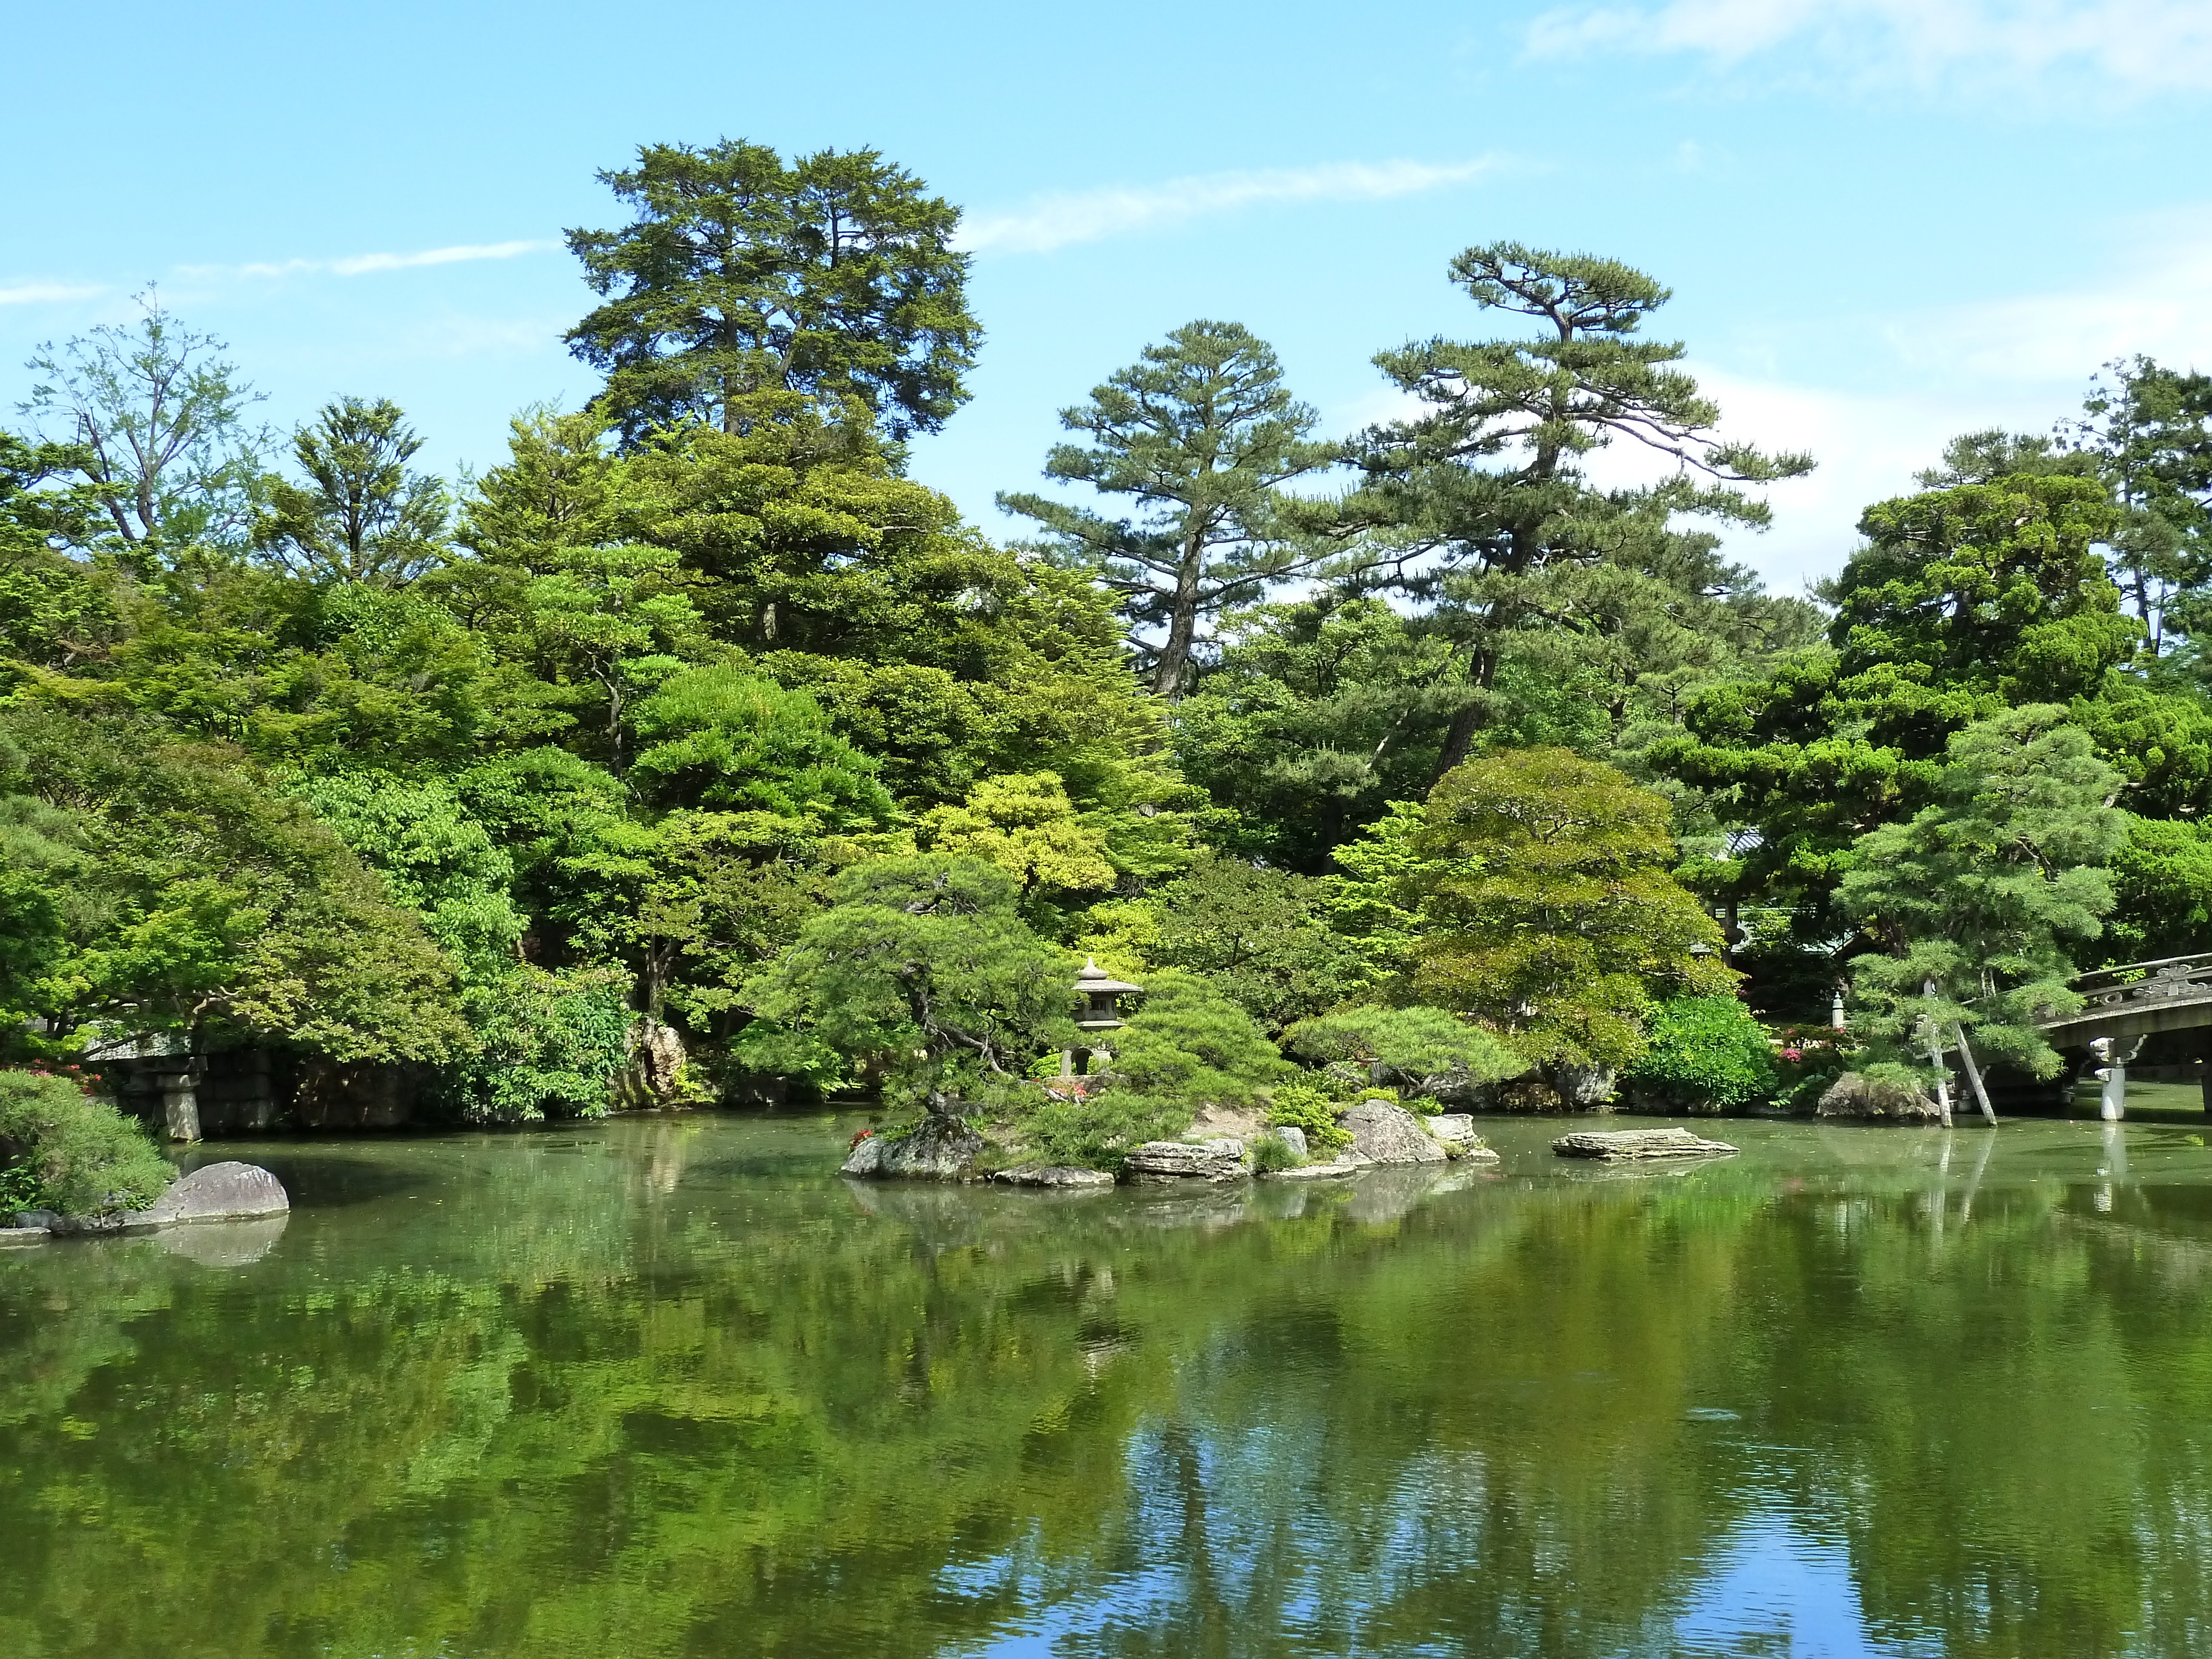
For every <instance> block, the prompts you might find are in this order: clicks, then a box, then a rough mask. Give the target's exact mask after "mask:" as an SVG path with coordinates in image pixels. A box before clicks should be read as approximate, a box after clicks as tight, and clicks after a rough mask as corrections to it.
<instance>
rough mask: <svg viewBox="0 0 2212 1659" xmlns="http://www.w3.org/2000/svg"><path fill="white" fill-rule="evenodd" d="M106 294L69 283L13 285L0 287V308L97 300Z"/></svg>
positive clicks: (99, 289) (101, 289)
mask: <svg viewBox="0 0 2212 1659" xmlns="http://www.w3.org/2000/svg"><path fill="white" fill-rule="evenodd" d="M106 292H107V290H106V289H104V288H86V287H82V286H81V285H76V284H72V283H12V284H9V285H6V286H0V306H48V305H58V304H60V303H62V302H64V301H70V300H93V299H97V298H99V297H100V295H103V294H105V293H106Z"/></svg>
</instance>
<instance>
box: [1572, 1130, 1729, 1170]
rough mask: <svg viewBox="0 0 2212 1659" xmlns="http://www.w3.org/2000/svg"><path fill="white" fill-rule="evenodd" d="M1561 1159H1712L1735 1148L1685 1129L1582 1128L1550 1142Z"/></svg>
mask: <svg viewBox="0 0 2212 1659" xmlns="http://www.w3.org/2000/svg"><path fill="white" fill-rule="evenodd" d="M1552 1150H1553V1152H1557V1153H1558V1154H1559V1156H1560V1157H1561V1158H1601V1159H1602V1160H1603V1161H1604V1162H1606V1163H1607V1164H1626V1163H1629V1162H1632V1161H1633V1160H1636V1159H1639V1158H1713V1157H1719V1156H1725V1155H1726V1154H1729V1153H1731V1152H1735V1147H1733V1146H1729V1144H1728V1142H1726V1141H1725V1140H1705V1139H1701V1138H1700V1137H1699V1136H1697V1135H1693V1134H1692V1133H1690V1132H1689V1131H1688V1130H1687V1129H1585V1130H1583V1131H1581V1132H1580V1133H1576V1134H1571V1135H1561V1136H1560V1137H1559V1139H1557V1140H1555V1141H1553V1143H1552Z"/></svg>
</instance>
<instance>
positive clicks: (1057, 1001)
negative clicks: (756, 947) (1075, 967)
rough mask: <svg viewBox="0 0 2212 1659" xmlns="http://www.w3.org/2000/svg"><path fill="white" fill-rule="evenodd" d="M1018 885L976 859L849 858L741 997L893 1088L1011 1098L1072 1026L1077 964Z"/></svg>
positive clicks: (950, 1097) (920, 1094) (919, 1096)
mask: <svg viewBox="0 0 2212 1659" xmlns="http://www.w3.org/2000/svg"><path fill="white" fill-rule="evenodd" d="M1018 895H1019V890H1018V888H1017V887H1016V886H1015V884H1014V882H1013V879H1012V878H1011V877H1009V876H1007V875H1006V873H1005V872H1001V871H999V870H996V869H994V868H993V867H992V866H989V865H987V864H985V863H983V862H982V861H981V860H978V859H968V858H955V857H948V856H945V855H943V854H931V855H927V856H923V857H919V858H893V859H878V860H871V861H869V862H867V863H864V864H860V865H856V866H854V867H853V868H852V869H850V870H848V871H847V872H844V873H843V874H842V875H841V876H839V877H838V878H837V879H836V883H835V884H833V885H832V887H831V889H830V899H831V902H830V905H829V908H828V909H826V910H824V911H823V912H822V913H821V914H820V915H817V917H815V918H814V919H813V920H812V921H810V922H808V923H807V924H806V926H805V927H804V928H803V929H802V930H801V931H800V933H799V939H798V941H797V943H796V944H794V945H793V946H792V947H791V948H790V949H789V950H787V951H785V952H784V953H783V954H782V955H781V957H778V958H777V959H776V961H775V963H774V964H773V965H772V966H771V967H769V969H766V970H765V971H763V973H762V974H761V975H759V976H757V978H756V979H754V980H753V981H751V982H750V983H749V984H747V985H746V986H745V987H744V997H745V1000H746V1001H747V1003H748V1004H749V1006H750V1007H751V1008H752V1009H753V1010H754V1012H756V1013H757V1014H758V1015H760V1016H761V1017H762V1018H767V1019H771V1020H774V1021H776V1022H777V1023H778V1024H780V1025H781V1026H783V1027H785V1028H787V1030H792V1031H796V1032H800V1033H804V1034H805V1035H806V1036H810V1037H811V1038H812V1039H813V1040H814V1041H816V1042H819V1043H820V1044H821V1045H822V1046H823V1047H824V1048H828V1049H829V1050H831V1051H833V1052H835V1053H836V1054H839V1055H841V1056H842V1057H843V1058H844V1059H845V1060H846V1061H847V1062H848V1064H850V1065H852V1066H855V1067H858V1066H879V1067H881V1068H882V1069H883V1071H884V1074H885V1076H886V1077H887V1079H889V1087H890V1091H891V1092H892V1094H893V1095H894V1097H896V1098H898V1099H900V1100H902V1101H912V1102H916V1103H927V1105H928V1106H929V1108H930V1109H932V1110H933V1111H940V1112H950V1111H954V1110H957V1109H963V1108H965V1107H972V1106H975V1105H981V1104H987V1103H994V1102H997V1101H1000V1100H1002V1099H1006V1098H1010V1097H1013V1096H1015V1095H1018V1093H1019V1092H1020V1085H1021V1084H1022V1080H1023V1079H1024V1077H1025V1076H1026V1074H1027V1073H1028V1071H1029V1068H1030V1062H1031V1060H1034V1059H1035V1058H1036V1056H1037V1055H1038V1054H1041V1053H1042V1052H1043V1051H1044V1050H1046V1049H1048V1048H1067V1047H1070V1046H1072V1045H1073V1044H1074V1043H1075V1042H1076V1041H1077V1040H1078V1039H1077V1036H1076V1030H1075V1024H1074V1021H1073V1018H1071V1017H1070V1012H1071V1009H1072V1006H1073V1002H1074V997H1073V993H1072V992H1071V991H1070V990H1069V988H1068V987H1069V986H1070V985H1071V984H1072V983H1073V977H1074V975H1073V971H1072V969H1071V968H1070V966H1069V964H1068V963H1067V961H1066V957H1065V956H1064V955H1063V954H1062V953H1061V952H1060V951H1057V950H1055V949H1054V948H1053V947H1052V946H1051V945H1048V944H1046V943H1045V941H1043V940H1042V939H1039V938H1038V937H1037V936H1036V934H1035V933H1032V932H1030V928H1029V927H1028V926H1027V925H1026V924H1025V923H1024V921H1022V919H1021V916H1020V915H1019V913H1018V910H1017V909H1016V908H1015V904H1016V900H1017V898H1018Z"/></svg>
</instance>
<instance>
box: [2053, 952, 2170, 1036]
mask: <svg viewBox="0 0 2212 1659" xmlns="http://www.w3.org/2000/svg"><path fill="white" fill-rule="evenodd" d="M2073 985H2074V988H2075V990H2077V991H2079V992H2080V993H2081V999H2082V1001H2081V1008H2080V1009H2079V1010H2078V1011H2077V1012H2074V1013H2070V1014H2061V1015H2060V1016H2058V1018H2056V1019H2047V1020H2045V1021H2044V1022H2043V1030H2044V1034H2045V1036H2048V1037H2049V1038H2050V1039H2051V1046H2052V1047H2053V1048H2087V1046H2088V1045H2089V1044H2090V1043H2091V1042H2094V1041H2095V1040H2096V1039H2098V1038H2099V1037H2107V1038H2110V1039H2111V1040H2112V1042H2113V1044H2114V1045H2115V1046H2116V1047H2119V1046H2126V1045H2131V1044H2133V1043H2134V1042H2136V1041H2137V1040H2138V1039H2139V1038H2142V1037H2147V1036H2150V1035H2151V1034H2152V1033H2153V1032H2155V1031H2180V1030H2189V1029H2190V1028H2191V1027H2193V1026H2200V1025H2207V1026H2212V952H2206V953H2204V954H2202V955H2198V956H2193V957H2165V958H2164V959H2162V960H2160V961H2158V962H2131V963H2127V964H2125V965H2124V966H2122V967H2118V968H2100V969H2097V970H2096V971H2095V972H2094V973H2090V974H2081V975H2076V976H2075V979H2074V981H2073Z"/></svg>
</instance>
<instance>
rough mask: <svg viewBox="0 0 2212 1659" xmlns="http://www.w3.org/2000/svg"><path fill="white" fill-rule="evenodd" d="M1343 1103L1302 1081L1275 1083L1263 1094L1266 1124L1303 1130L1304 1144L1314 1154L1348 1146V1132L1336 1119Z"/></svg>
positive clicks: (1350, 1132) (1350, 1137)
mask: <svg viewBox="0 0 2212 1659" xmlns="http://www.w3.org/2000/svg"><path fill="white" fill-rule="evenodd" d="M1343 1110H1344V1103H1343V1102H1342V1101H1341V1100H1340V1099H1338V1098H1336V1097H1334V1096H1333V1095H1331V1094H1330V1093H1328V1091H1325V1090H1322V1089H1319V1088H1316V1086H1315V1085H1312V1084H1310V1083H1305V1082H1291V1083H1278V1084H1277V1085H1275V1086H1274V1088H1273V1089H1272V1090H1270V1091H1268V1095H1267V1121H1268V1122H1270V1123H1272V1124H1273V1125H1274V1126H1275V1127H1277V1128H1279V1129H1303V1130H1304V1132H1305V1137H1306V1145H1307V1146H1310V1147H1312V1148H1313V1149H1314V1150H1315V1151H1316V1152H1334V1150H1336V1149H1337V1148H1338V1147H1340V1146H1350V1145H1352V1131H1351V1130H1349V1129H1347V1128H1346V1127H1344V1126H1343V1125H1342V1124H1340V1123H1339V1122H1338V1121H1336V1120H1337V1116H1338V1114H1340V1113H1341V1112H1342V1111H1343Z"/></svg>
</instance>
